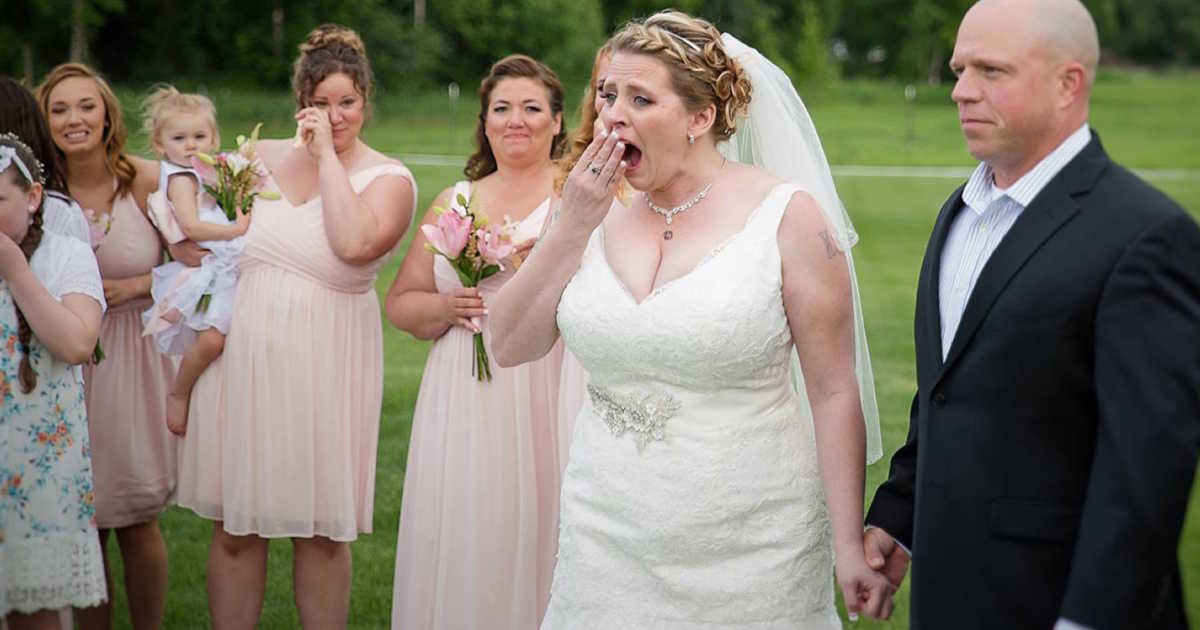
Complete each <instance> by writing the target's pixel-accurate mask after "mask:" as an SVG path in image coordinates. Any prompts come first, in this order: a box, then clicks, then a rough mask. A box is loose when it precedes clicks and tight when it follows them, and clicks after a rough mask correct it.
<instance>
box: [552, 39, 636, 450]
mask: <svg viewBox="0 0 1200 630" xmlns="http://www.w3.org/2000/svg"><path fill="white" fill-rule="evenodd" d="M610 61H612V49H610V48H609V46H608V44H605V45H604V46H602V47H601V48H600V50H597V51H596V59H595V61H593V62H592V77H591V81H589V82H588V86H587V89H585V90H584V91H583V99H582V100H581V101H580V102H579V126H578V127H577V128H576V129H575V133H573V134H571V139H570V141H569V149H568V151H567V154H566V155H565V156H563V158H562V159H561V160H559V161H558V174H557V175H555V177H554V190H555V191H556V192H557V193H559V194H561V193H562V188H563V185H564V184H565V183H566V181H567V175H569V174H570V173H571V169H573V168H575V163H576V162H578V161H579V156H581V155H583V151H584V150H585V149H587V147H588V145H589V144H591V143H592V138H593V137H594V136H595V133H596V128H597V126H598V123H597V121H598V120H599V118H600V112H601V111H602V110H603V109H604V106H605V105H607V104H608V101H606V100H604V89H603V88H604V78H605V77H606V76H607V75H608V64H609V62H610ZM628 189H629V187H628V184H622V185H621V188H619V189H618V191H620V190H628ZM617 197H618V199H614V200H613V203H620V201H619V198H620V197H621V195H620V194H618V195H617ZM586 397H587V371H586V370H584V369H583V364H582V363H580V362H579V359H577V358H575V355H574V354H572V353H571V350H570V349H569V348H567V347H566V346H565V345H564V346H563V363H562V373H561V375H560V376H559V381H558V469H559V470H560V471H562V470H566V468H567V454H568V453H570V452H571V433H572V432H573V431H574V430H575V418H576V417H577V416H579V410H580V409H582V408H583V401H584V399H585V398H586Z"/></svg>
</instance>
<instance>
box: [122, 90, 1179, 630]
mask: <svg viewBox="0 0 1200 630" xmlns="http://www.w3.org/2000/svg"><path fill="white" fill-rule="evenodd" d="M1197 78H1198V77H1197V76H1196V75H1172V76H1165V77H1163V76H1154V75H1150V74H1142V73H1134V74H1117V75H1111V74H1106V75H1104V76H1102V77H1101V81H1100V83H1099V84H1098V85H1097V90H1096V92H1097V94H1096V97H1095V107H1094V115H1093V120H1094V124H1095V126H1096V128H1097V129H1098V130H1099V131H1100V132H1101V133H1102V134H1103V137H1104V140H1105V144H1106V145H1107V147H1108V149H1109V151H1110V152H1111V153H1112V155H1113V156H1114V157H1115V158H1116V159H1117V160H1119V161H1122V162H1123V163H1125V164H1126V165H1127V166H1134V167H1142V168H1170V169H1198V168H1200V155H1198V152H1197V151H1196V148H1197V146H1196V138H1200V120H1198V119H1197V118H1196V117H1195V116H1193V115H1190V114H1189V113H1187V112H1189V111H1190V109H1189V107H1190V106H1189V105H1188V103H1194V102H1196V101H1197V100H1200V81H1197V80H1196V79H1197ZM184 87H188V86H184ZM902 87H903V86H900V85H891V84H883V83H858V82H856V83H847V84H843V85H841V86H839V87H837V88H836V89H832V90H829V91H827V92H826V93H823V94H822V95H821V96H820V97H819V98H814V99H812V101H813V102H812V109H813V116H814V118H815V120H816V121H817V124H818V126H819V127H820V130H821V134H822V137H823V140H824V143H825V147H826V149H827V151H828V152H829V156H830V160H831V162H833V163H840V164H926V165H969V164H971V161H970V158H969V157H968V156H967V155H966V153H965V151H964V150H963V145H962V141H961V138H960V137H959V136H958V131H957V127H956V118H955V114H954V110H953V108H952V107H951V106H950V105H949V103H948V100H947V99H948V96H947V95H948V88H947V87H942V88H938V89H934V88H922V89H921V90H920V91H919V94H918V98H917V100H916V102H915V103H914V104H913V105H912V106H911V111H910V112H906V109H905V106H904V101H903V98H902V96H901V94H902ZM466 93H467V90H465V89H464V94H466ZM130 94H131V93H130V92H129V91H123V96H124V97H126V98H127V99H128V98H129V96H130ZM213 95H214V96H215V97H216V99H217V101H218V107H219V108H220V110H221V112H222V123H223V125H224V129H225V133H226V138H227V143H228V142H229V141H231V140H232V137H233V136H234V135H236V133H238V132H242V131H243V130H242V127H244V128H245V129H246V130H248V129H249V126H250V124H251V123H252V122H253V121H256V120H264V121H268V126H267V129H268V133H267V135H268V136H270V135H282V136H289V135H290V134H291V131H292V129H293V127H292V125H291V124H290V123H289V122H288V114H289V112H290V111H291V105H290V101H289V100H288V98H287V96H286V95H282V94H274V95H271V96H270V98H267V97H264V96H261V95H254V94H250V93H242V92H236V93H234V92H230V93H220V92H215V93H214V94H213ZM470 100H472V99H471V98H470V97H466V96H465V97H464V100H462V101H460V102H459V105H460V110H459V111H458V112H457V114H456V115H455V116H454V118H453V120H454V121H455V130H454V131H451V129H450V127H449V125H448V121H449V120H450V118H449V117H448V116H447V115H446V110H447V109H448V105H447V104H446V103H445V99H444V97H441V98H439V97H438V96H437V95H428V96H425V97H420V98H413V99H408V100H406V99H403V98H400V97H393V98H390V99H389V98H385V99H384V100H383V101H382V102H381V103H380V105H379V107H378V108H377V111H376V114H375V115H376V118H375V123H374V124H373V126H372V128H371V130H370V132H369V141H370V142H371V143H372V144H373V145H374V146H376V147H377V148H380V149H382V150H384V151H387V152H392V153H450V154H459V155H462V154H466V153H468V152H469V138H470V123H471V117H472V116H473V113H474V111H473V110H472V109H471V108H469V107H465V108H463V107H462V106H463V105H464V104H465V103H467V102H469V101H470ZM131 111H132V110H131ZM908 117H911V120H912V129H913V131H912V133H908V132H907V131H906V122H905V121H906V120H907V119H909V118H908ZM231 125H235V126H231ZM134 146H135V147H137V146H140V145H139V144H137V142H136V141H135V144H134ZM413 171H414V173H415V175H416V177H417V181H418V184H419V187H420V193H421V195H420V196H421V206H422V209H423V208H424V207H426V206H427V205H428V204H429V202H430V201H431V200H432V198H433V196H434V195H435V194H436V193H437V192H439V191H440V190H441V189H442V188H444V187H445V186H448V185H450V184H451V183H453V182H454V180H455V179H457V178H459V177H460V176H461V173H460V172H459V170H458V169H455V168H447V167H420V166H417V167H414V168H413ZM958 183H959V182H957V181H954V180H947V179H873V178H859V177H843V178H839V181H838V185H839V190H840V192H841V195H842V198H843V201H844V202H845V205H846V207H847V208H848V209H849V211H850V213H851V214H852V216H853V218H854V221H855V224H856V226H857V227H858V229H859V232H860V233H861V235H862V242H861V244H860V245H859V246H858V247H857V248H856V250H855V254H856V257H857V266H858V272H859V274H860V281H861V284H862V294H863V295H862V298H863V304H864V308H865V311H866V318H867V328H868V334H869V337H870V345H871V350H872V359H873V362H874V367H875V378H876V384H877V388H878V395H879V404H880V410H881V412H882V415H883V441H884V453H885V459H884V461H881V462H879V463H877V464H875V465H874V466H872V467H871V468H869V469H868V476H867V493H868V499H869V498H870V495H871V494H872V493H873V491H874V488H875V487H876V486H877V485H878V484H879V483H880V482H881V481H882V480H883V479H884V477H885V476H886V474H887V458H888V457H890V456H891V454H892V453H893V452H895V450H896V448H897V447H898V446H899V445H900V444H901V443H902V441H903V439H904V435H905V433H906V430H907V423H908V403H909V400H910V399H911V396H912V393H913V390H914V388H915V386H916V379H915V368H914V366H913V349H912V314H913V300H914V291H915V286H916V275H917V273H918V268H919V266H920V262H921V255H922V252H923V250H924V247H925V243H926V240H927V238H928V235H929V230H930V228H931V226H932V223H933V220H934V218H935V214H936V212H937V209H938V208H939V207H940V206H941V204H942V202H943V200H944V199H945V197H946V195H947V194H949V193H950V192H951V191H952V190H953V188H954V187H955V186H957V185H958ZM1155 183H1156V185H1158V186H1160V187H1161V188H1162V189H1163V190H1165V191H1166V192H1167V193H1168V194H1170V195H1171V196H1172V197H1174V198H1175V199H1176V200H1178V201H1179V202H1180V203H1182V204H1183V205H1184V206H1185V207H1187V208H1189V209H1190V210H1191V211H1192V212H1193V213H1197V212H1198V211H1200V180H1196V179H1193V180H1186V181H1164V182H1155ZM407 238H411V230H410V234H409V235H408V236H407V237H406V240H407ZM397 263H398V258H397V260H395V261H393V262H392V263H391V264H389V265H388V266H386V267H385V268H384V270H383V272H382V273H381V275H380V277H379V282H378V284H377V288H378V290H379V293H380V295H381V296H382V295H383V293H384V292H385V291H386V289H387V286H388V284H389V283H390V282H391V280H392V276H393V275H394V273H395V269H396V266H397ZM384 344H385V349H384V352H385V361H386V365H385V379H386V382H385V390H384V400H383V414H382V420H381V422H382V428H381V431H380V443H379V451H378V474H377V480H376V495H375V518H374V530H375V531H374V533H373V534H371V535H367V536H362V537H360V538H359V540H358V542H356V543H355V544H354V545H353V546H352V548H353V553H354V587H353V588H354V590H353V598H352V601H351V613H350V626H351V627H353V628H384V627H387V626H388V623H389V617H390V611H391V594H392V571H393V569H394V561H395V542H396V527H397V523H398V519H399V510H400V494H401V490H402V487H403V479H404V465H405V461H406V459H407V454H408V436H409V430H410V425H411V420H412V410H413V405H414V402H415V397H416V391H417V386H418V383H419V382H420V377H421V370H422V367H423V365H424V361H425V355H426V353H427V352H428V348H429V344H428V343H425V342H420V341H417V340H415V339H413V338H412V337H410V336H409V335H407V334H405V333H402V332H400V331H397V330H395V329H393V328H391V327H390V326H388V325H386V324H385V328H384ZM1198 502H1200V491H1197V492H1196V493H1194V495H1193V501H1192V504H1193V506H1195V505H1197V503H1198ZM162 527H163V531H164V534H165V536H166V539H167V545H168V547H169V550H170V557H171V568H170V579H171V583H170V596H169V601H168V605H167V621H166V627H168V628H200V627H207V626H208V609H207V598H206V593H205V563H206V560H207V552H208V540H209V536H210V532H211V525H210V524H209V522H208V521H204V520H201V519H200V518H198V517H195V516H194V515H192V514H191V512H188V511H185V510H181V509H172V510H170V511H169V512H168V513H167V514H166V515H165V516H164V518H163V520H162ZM115 547H116V546H115V545H112V551H110V557H111V558H112V559H113V561H114V563H115V565H116V566H117V567H118V568H117V583H118V585H117V588H116V590H115V592H114V593H113V597H114V599H115V602H116V607H115V608H116V611H117V612H116V622H117V627H119V628H128V627H129V620H128V615H127V614H126V613H125V610H124V608H125V605H126V604H125V598H124V593H123V588H122V587H121V586H120V579H119V572H120V570H119V562H120V560H119V556H118V555H117V554H116V553H115ZM1180 557H1181V558H1182V561H1183V565H1184V569H1183V571H1184V587H1185V590H1186V595H1187V601H1188V608H1189V610H1190V611H1193V615H1192V616H1193V617H1195V616H1196V614H1195V613H1196V611H1200V515H1198V514H1197V510H1196V509H1193V510H1191V512H1190V513H1189V519H1188V523H1187V527H1186V531H1185V533H1184V537H1183V542H1182V546H1181V549H1180ZM269 571H270V577H269V585H268V590H267V596H266V602H265V605H264V610H263V615H262V624H261V627H263V628H295V627H299V620H298V618H297V616H296V613H295V607H294V604H293V602H292V599H291V548H290V544H288V543H286V542H282V541H277V542H274V543H273V544H272V546H271V554H270V563H269ZM897 604H898V607H897V609H896V613H895V616H894V620H893V621H890V622H887V623H880V624H877V623H873V622H869V621H865V620H864V621H860V622H859V623H858V624H857V627H863V628H875V627H886V628H907V627H908V624H907V621H906V617H907V610H908V607H907V605H908V591H907V586H905V588H904V589H902V590H901V593H900V594H899V595H898V596H897Z"/></svg>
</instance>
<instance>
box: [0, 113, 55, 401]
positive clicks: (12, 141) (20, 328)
mask: <svg viewBox="0 0 1200 630" xmlns="http://www.w3.org/2000/svg"><path fill="white" fill-rule="evenodd" d="M0 147H11V148H12V149H13V150H15V151H16V153H17V158H19V159H20V160H21V162H22V163H23V164H25V167H26V168H27V169H29V174H30V175H31V176H32V177H33V180H34V181H29V180H28V179H26V178H25V175H24V174H23V173H21V170H20V169H18V168H17V167H16V165H15V164H14V165H11V166H9V167H8V169H6V170H5V171H4V172H0V176H4V173H8V177H11V178H12V180H13V183H15V184H16V185H17V187H18V188H20V189H21V190H23V191H25V192H29V190H30V189H32V188H33V185H34V184H35V183H36V184H39V185H40V184H42V179H43V178H44V177H45V170H44V168H43V167H42V163H41V162H39V161H38V160H37V158H35V157H34V155H33V150H32V149H30V148H29V145H27V144H25V142H24V141H23V140H21V139H20V138H19V137H17V136H16V135H15V134H12V133H4V134H0ZM42 199H43V201H39V202H38V206H37V208H36V209H35V210H34V212H33V217H32V219H33V220H32V222H31V223H30V224H29V229H28V230H27V231H26V232H25V238H23V239H21V243H20V247H21V253H23V254H25V260H27V261H28V260H29V259H30V257H32V256H33V253H34V252H35V251H37V248H38V245H41V243H42V205H43V203H44V199H45V197H43V198H42ZM13 308H14V309H16V311H17V343H18V344H19V345H20V347H21V365H20V367H19V369H18V372H17V375H18V379H19V380H20V383H21V391H22V392H24V393H26V394H28V393H29V392H32V391H33V388H34V387H37V372H34V370H33V363H32V361H31V360H30V354H31V350H32V348H31V346H30V344H31V342H32V341H33V329H31V328H30V327H29V321H28V320H26V319H25V314H24V313H22V312H21V307H20V306H17V304H16V302H15V301H14V302H13Z"/></svg>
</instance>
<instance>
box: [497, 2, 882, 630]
mask: <svg viewBox="0 0 1200 630" xmlns="http://www.w3.org/2000/svg"><path fill="white" fill-rule="evenodd" d="M609 45H610V47H611V49H612V51H613V56H612V61H611V64H610V66H609V72H608V75H607V79H606V81H605V84H604V95H605V98H606V100H607V102H608V105H607V106H606V107H605V108H604V111H603V113H602V114H601V122H602V124H603V125H604V129H605V131H603V132H601V133H599V134H597V138H596V140H595V141H594V142H593V143H592V145H591V146H589V147H588V149H587V151H586V152H585V153H584V154H583V156H582V158H581V159H580V160H579V163H578V164H577V165H576V167H575V168H574V170H573V171H572V173H571V175H570V177H569V178H568V180H567V184H566V187H565V189H564V191H563V197H562V204H561V209H560V216H559V217H558V219H557V220H556V221H555V222H554V224H553V225H551V227H550V228H549V230H548V231H547V233H546V235H545V236H544V237H543V238H542V240H541V242H540V244H539V245H538V246H537V248H536V249H535V250H534V251H533V252H532V254H531V256H530V258H529V259H528V260H527V261H526V262H525V265H524V267H523V268H522V270H521V273H519V274H517V275H516V276H515V277H514V278H513V280H511V281H510V282H509V283H508V285H506V286H505V288H504V289H503V291H502V292H501V293H500V294H499V295H498V296H497V297H496V299H495V301H494V303H493V304H492V307H491V309H490V310H491V325H492V331H493V335H494V336H493V352H494V356H495V358H496V361H497V362H498V363H500V364H501V365H513V364H517V363H521V362H526V361H532V360H534V359H537V358H538V357H540V356H542V355H543V354H545V353H546V352H547V351H549V350H550V348H551V346H553V344H554V342H555V340H556V339H557V337H558V335H559V334H560V333H561V334H562V336H563V339H564V340H565V341H566V343H567V346H568V347H569V348H570V349H571V351H572V352H574V353H575V355H576V356H577V357H578V358H579V359H580V360H581V361H582V362H583V364H584V366H585V368H586V369H587V371H588V372H589V374H590V379H591V380H590V383H589V384H588V395H589V398H590V404H588V405H585V406H584V409H583V410H582V411H581V413H580V417H579V419H578V421H577V423H576V425H575V427H576V428H575V434H574V436H573V441H572V445H571V449H570V455H569V460H568V464H567V469H566V472H565V477H564V480H563V487H562V502H561V525H560V529H559V551H558V564H557V567H556V569H555V574H554V581H553V586H552V592H551V599H550V605H549V609H548V610H547V612H546V615H545V618H544V620H543V622H542V628H544V629H545V628H551V629H556V628H649V627H656V628H730V627H737V628H835V627H840V621H839V619H838V616H837V611H836V609H835V607H834V580H833V579H831V577H832V576H831V573H830V572H831V569H832V568H833V567H834V566H835V558H836V575H837V584H838V586H840V588H841V589H842V594H843V597H844V599H845V601H846V603H847V610H848V611H849V612H850V613H851V614H854V613H855V612H857V611H858V610H860V609H862V608H864V607H865V608H868V609H870V608H871V607H873V606H877V605H878V602H879V601H880V600H883V599H888V598H890V596H891V592H892V590H893V589H892V588H891V586H890V585H889V584H888V583H887V580H886V579H885V578H884V577H883V576H881V575H879V574H877V573H875V572H873V571H871V570H870V569H869V568H868V567H867V564H866V562H865V560H864V557H863V547H862V523H863V518H862V506H863V483H864V479H863V478H864V467H865V463H864V462H865V461H866V460H867V459H868V457H870V458H871V459H872V460H873V459H874V458H877V457H878V455H879V444H878V412H877V410H876V407H875V395H874V389H873V384H872V381H871V371H870V363H869V359H868V357H867V347H866V338H865V334H864V332H863V324H862V315H861V308H860V306H859V301H858V290H857V284H856V282H855V278H854V267H853V262H852V259H851V256H850V251H849V250H850V247H851V246H852V245H853V244H854V242H855V241H856V235H855V234H854V232H853V229H852V227H851V226H850V222H849V220H848V218H847V217H846V216H845V211H844V210H843V209H842V206H841V202H840V201H839V199H838V197H837V193H836V191H835V190H834V187H833V180H832V177H831V176H830V174H829V167H828V164H827V162H826V160H825V156H824V153H823V152H822V150H821V146H820V141H819V140H818V138H817V135H816V132H815V131H814V130H813V129H812V124H811V121H810V120H809V118H808V114H807V112H806V111H805V109H804V106H803V104H802V103H801V102H800V100H799V97H798V96H797V95H796V92H795V90H794V88H792V86H791V83H790V82H789V81H788V80H787V78H786V76H784V75H783V73H782V72H781V71H780V70H779V69H778V68H776V67H775V66H774V65H772V64H771V63H770V62H768V61H767V60H766V59H764V58H763V57H762V56H761V55H759V54H758V53H757V52H756V51H754V50H752V49H750V48H747V47H746V46H745V45H743V44H741V42H738V41H737V40H736V39H734V38H732V37H730V36H729V35H725V36H724V37H722V36H721V35H720V34H719V33H718V32H717V30H716V29H715V28H714V27H713V26H712V25H711V24H709V23H708V22H705V21H704V20H700V19H697V18H693V17H690V16H687V15H685V14H682V13H679V12H674V11H665V12H662V13H658V14H656V15H654V16H652V17H650V18H648V19H646V20H645V21H644V22H633V23H630V24H628V25H627V26H626V27H624V29H623V30H621V31H620V32H618V33H617V34H616V35H614V36H613V38H612V39H611V40H610V41H609ZM622 177H624V178H625V179H626V180H628V182H629V184H630V186H631V187H633V188H634V189H636V190H638V191H642V193H641V194H639V195H637V196H636V197H635V198H634V199H633V200H632V201H631V203H629V204H628V207H626V206H625V205H622V204H619V203H617V204H614V203H612V200H613V194H614V189H615V187H616V182H618V181H620V180H621V178H622ZM795 357H798V359H799V360H798V362H797V361H796V360H795ZM864 412H865V413H864ZM864 416H866V417H867V422H864ZM865 427H869V428H870V429H868V428H865ZM868 434H870V437H868ZM868 443H870V448H869V449H868V446H867V445H868ZM868 451H869V452H868Z"/></svg>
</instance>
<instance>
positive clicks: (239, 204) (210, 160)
mask: <svg viewBox="0 0 1200 630" xmlns="http://www.w3.org/2000/svg"><path fill="white" fill-rule="evenodd" d="M261 128H262V123H258V124H257V125H255V126H254V131H251V132H250V137H249V138H247V137H246V136H238V137H237V149H236V150H234V151H232V152H227V153H218V154H217V155H216V156H212V155H209V154H207V153H196V154H195V155H194V156H193V157H192V166H193V167H194V168H195V169H196V172H197V173H199V174H200V179H201V181H202V182H203V184H204V190H205V191H207V192H208V194H210V195H212V196H213V198H214V199H216V200H217V205H219V206H221V209H222V210H224V211H225V216H226V217H229V220H230V221H235V220H237V209H238V208H241V209H242V212H246V213H248V212H250V208H251V207H252V206H253V205H254V199H255V198H256V197H262V198H263V199H279V194H278V193H274V192H271V191H268V190H261V188H262V185H263V181H264V180H265V179H266V177H267V168H266V167H265V166H263V163H262V160H260V159H258V153H257V152H256V150H255V146H256V145H257V144H258V130H259V129H261Z"/></svg>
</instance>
